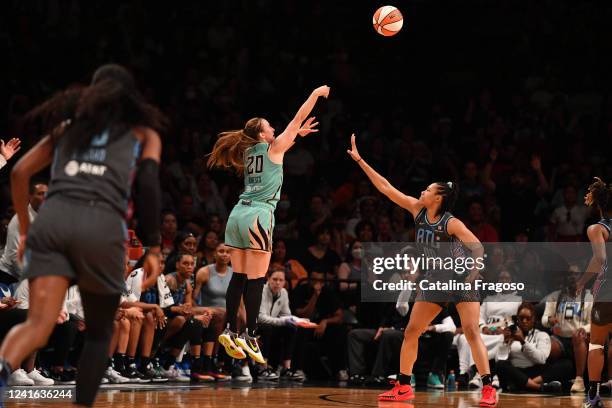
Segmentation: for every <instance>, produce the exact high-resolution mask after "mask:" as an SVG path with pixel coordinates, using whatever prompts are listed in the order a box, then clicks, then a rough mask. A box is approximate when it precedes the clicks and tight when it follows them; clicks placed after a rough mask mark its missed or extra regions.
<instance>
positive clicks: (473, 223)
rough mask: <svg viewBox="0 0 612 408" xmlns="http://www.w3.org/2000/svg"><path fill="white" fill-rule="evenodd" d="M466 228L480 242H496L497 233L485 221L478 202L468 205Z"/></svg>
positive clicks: (497, 239)
mask: <svg viewBox="0 0 612 408" xmlns="http://www.w3.org/2000/svg"><path fill="white" fill-rule="evenodd" d="M466 225H467V227H468V228H469V229H470V231H472V232H473V233H474V235H476V237H477V238H478V239H479V240H480V242H498V241H499V236H498V234H497V231H496V230H495V228H493V226H492V225H491V224H489V223H488V222H487V221H486V219H485V214H484V210H483V207H482V203H480V201H476V200H474V201H472V202H471V203H470V204H469V205H468V219H467V222H466Z"/></svg>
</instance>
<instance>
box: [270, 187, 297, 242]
mask: <svg viewBox="0 0 612 408" xmlns="http://www.w3.org/2000/svg"><path fill="white" fill-rule="evenodd" d="M293 205H294V204H292V202H291V200H290V199H289V196H288V195H287V194H286V193H285V194H283V193H281V199H280V201H279V202H278V204H277V205H276V212H275V213H274V217H275V223H274V239H275V240H276V239H282V240H287V241H296V240H297V239H298V237H299V232H298V220H297V218H296V217H295V214H293V211H292V206H293Z"/></svg>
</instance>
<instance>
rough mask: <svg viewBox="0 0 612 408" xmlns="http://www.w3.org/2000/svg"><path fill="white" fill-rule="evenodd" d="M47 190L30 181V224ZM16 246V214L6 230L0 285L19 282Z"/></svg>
mask: <svg viewBox="0 0 612 408" xmlns="http://www.w3.org/2000/svg"><path fill="white" fill-rule="evenodd" d="M0 157H3V156H2V154H0ZM0 160H1V159H0ZM0 162H1V161H0ZM47 190H48V187H47V184H46V183H41V182H37V181H32V182H31V183H30V189H29V193H30V197H29V205H28V218H29V219H30V222H32V221H34V218H36V215H37V214H38V210H39V209H40V206H41V205H42V203H43V201H44V200H45V194H47ZM18 246H19V220H18V219H17V214H15V215H13V218H11V220H10V221H9V224H8V227H7V230H6V245H5V247H4V251H3V253H2V256H1V257H0V283H3V284H7V285H9V284H12V283H17V282H18V281H19V277H20V276H21V267H20V266H19V263H18V262H17V247H18Z"/></svg>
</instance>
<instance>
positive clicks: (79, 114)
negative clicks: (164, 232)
mask: <svg viewBox="0 0 612 408" xmlns="http://www.w3.org/2000/svg"><path fill="white" fill-rule="evenodd" d="M31 116H33V117H36V118H38V119H40V120H41V121H42V124H43V129H44V130H45V131H46V132H49V134H48V135H47V136H45V137H43V138H42V140H41V141H40V142H39V143H38V144H37V145H36V146H34V147H33V148H32V149H31V150H30V151H29V152H28V153H26V154H25V155H24V157H23V158H22V159H21V160H20V161H19V162H18V163H17V164H16V165H15V167H14V169H13V171H12V174H11V188H12V196H13V203H14V206H15V210H16V212H17V216H18V218H19V226H20V245H19V251H18V257H19V258H20V259H22V257H24V249H25V262H24V265H25V269H24V277H25V278H27V279H28V280H29V285H30V299H29V300H30V308H29V311H28V319H27V321H26V322H25V323H24V324H21V325H18V326H16V327H15V328H13V330H12V331H11V332H10V333H9V335H8V336H7V337H6V338H5V339H4V342H3V343H2V346H1V348H0V385H1V383H4V384H6V378H7V376H8V374H9V373H10V370H11V367H14V368H15V369H17V368H19V366H20V365H21V363H22V361H23V360H24V358H25V357H26V356H28V355H30V354H31V353H32V352H33V351H35V350H36V349H38V348H40V347H42V346H44V345H45V344H46V343H47V339H48V337H49V335H50V333H51V331H52V329H53V327H54V326H55V322H56V320H57V316H58V315H59V313H60V309H61V306H62V302H63V300H64V296H65V293H66V290H67V289H68V287H69V286H70V285H71V284H73V283H76V284H78V285H79V289H80V292H81V297H82V302H83V309H84V313H85V321H86V325H87V330H86V332H85V346H84V349H83V353H82V358H81V361H80V362H79V367H78V369H79V372H78V380H77V385H76V403H77V404H79V405H83V406H91V405H93V402H94V400H95V396H96V393H97V390H98V387H99V384H100V381H101V379H102V375H103V373H104V370H105V369H106V364H107V360H106V356H107V352H108V347H109V342H110V339H111V336H112V327H113V319H114V316H115V311H116V309H117V306H118V304H119V299H120V296H121V293H122V292H123V291H125V282H124V279H123V272H124V265H123V262H124V252H125V241H126V240H127V230H126V223H125V219H126V217H127V216H128V215H129V213H130V205H129V203H130V195H131V185H132V182H133V181H135V185H136V188H137V193H138V194H137V197H136V198H137V201H136V204H137V207H138V213H139V221H140V222H139V226H140V228H139V237H140V239H141V240H142V242H143V244H144V245H145V246H149V247H151V248H152V249H151V250H150V254H157V255H158V254H159V253H160V249H159V241H160V235H159V214H160V205H161V204H160V190H159V182H158V166H159V160H160V155H161V141H160V138H159V135H158V134H157V132H156V131H155V130H153V129H159V128H161V127H162V126H163V124H164V122H165V119H164V117H163V115H162V114H161V113H160V112H159V111H158V110H157V109H156V108H154V107H153V106H151V105H149V104H147V103H146V102H145V100H144V98H143V97H142V96H141V94H140V93H139V92H138V91H137V89H136V86H135V83H134V80H133V78H132V76H131V74H130V73H129V72H128V71H127V70H125V69H124V68H122V67H120V66H117V65H105V66H103V67H101V68H100V69H98V70H97V71H96V72H95V74H94V77H93V80H92V83H91V85H89V86H87V87H84V88H76V89H69V90H67V91H64V92H62V93H60V94H58V95H56V96H55V97H53V98H51V99H50V100H49V101H47V102H45V103H44V104H42V105H41V106H40V107H38V108H36V109H35V110H34V111H33V112H31ZM50 164H51V181H50V183H49V192H48V195H47V197H48V198H47V200H46V202H45V203H44V205H43V206H42V207H41V209H40V211H39V214H38V217H37V218H36V220H35V222H34V223H33V224H32V226H31V228H30V223H29V218H28V215H27V208H26V207H27V197H28V192H27V188H28V187H27V186H28V183H29V180H30V177H31V176H32V175H34V174H35V173H37V172H39V171H40V170H42V169H43V168H45V167H46V166H48V165H50ZM26 236H27V239H26ZM145 268H147V269H149V270H151V273H154V274H159V268H160V262H159V257H158V256H153V257H152V256H148V257H147V259H146V260H145ZM85 360H86V361H85Z"/></svg>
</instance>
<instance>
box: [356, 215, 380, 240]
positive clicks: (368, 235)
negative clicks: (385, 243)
mask: <svg viewBox="0 0 612 408" xmlns="http://www.w3.org/2000/svg"><path fill="white" fill-rule="evenodd" d="M355 234H356V239H358V240H359V241H361V242H375V241H376V235H377V234H376V228H375V227H374V224H372V223H371V222H370V221H368V220H363V221H359V223H358V224H357V225H356V226H355Z"/></svg>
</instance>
